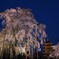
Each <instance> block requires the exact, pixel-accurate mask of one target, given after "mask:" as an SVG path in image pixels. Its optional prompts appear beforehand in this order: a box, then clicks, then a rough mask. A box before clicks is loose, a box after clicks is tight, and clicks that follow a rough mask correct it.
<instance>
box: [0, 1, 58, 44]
mask: <svg viewBox="0 0 59 59" xmlns="http://www.w3.org/2000/svg"><path fill="white" fill-rule="evenodd" d="M16 7H21V8H29V9H32V13H33V14H34V16H35V19H36V20H37V21H38V22H40V23H43V24H46V32H47V35H48V39H49V40H50V41H51V42H53V44H57V43H58V42H59V1H58V0H0V12H3V11H5V10H6V9H9V8H16ZM0 23H1V22H0ZM0 28H1V26H0Z"/></svg>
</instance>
